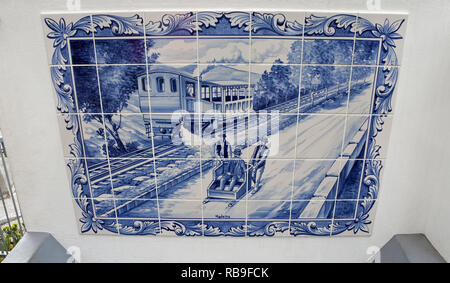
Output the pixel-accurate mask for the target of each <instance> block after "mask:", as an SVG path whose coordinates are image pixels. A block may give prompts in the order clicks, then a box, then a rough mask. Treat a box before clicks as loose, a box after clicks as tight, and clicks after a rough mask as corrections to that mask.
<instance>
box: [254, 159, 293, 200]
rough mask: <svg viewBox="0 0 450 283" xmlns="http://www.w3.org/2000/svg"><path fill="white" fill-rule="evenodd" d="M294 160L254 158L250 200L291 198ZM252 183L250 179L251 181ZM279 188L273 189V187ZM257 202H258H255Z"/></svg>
mask: <svg viewBox="0 0 450 283" xmlns="http://www.w3.org/2000/svg"><path fill="white" fill-rule="evenodd" d="M294 163H295V161H294V160H271V159H267V160H266V161H264V160H258V159H256V160H255V159H252V160H251V163H250V164H251V166H249V170H251V171H250V172H251V173H252V174H250V175H249V178H250V180H251V184H252V186H250V187H249V188H248V190H249V192H248V196H247V199H248V200H252V201H253V200H254V201H259V200H290V199H291V194H292V176H293V173H294V171H293V170H294ZM249 183H250V181H249ZM275 187H276V188H277V189H276V190H273V189H272V188H275ZM255 203H256V202H255Z"/></svg>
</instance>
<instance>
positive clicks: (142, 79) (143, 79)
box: [141, 77, 147, 91]
mask: <svg viewBox="0 0 450 283" xmlns="http://www.w3.org/2000/svg"><path fill="white" fill-rule="evenodd" d="M141 86H142V87H141V89H142V90H144V91H147V77H142V78H141Z"/></svg>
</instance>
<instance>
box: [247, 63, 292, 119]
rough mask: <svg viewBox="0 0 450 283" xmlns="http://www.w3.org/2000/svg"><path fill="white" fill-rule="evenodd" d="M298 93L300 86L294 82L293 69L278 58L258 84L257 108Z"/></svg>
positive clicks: (278, 101)
mask: <svg viewBox="0 0 450 283" xmlns="http://www.w3.org/2000/svg"><path fill="white" fill-rule="evenodd" d="M297 94H298V88H297V86H295V85H294V84H293V83H292V71H291V67H290V66H289V65H283V61H281V60H280V59H276V60H275V61H274V63H273V65H272V66H271V68H270V71H267V70H266V71H264V73H263V74H262V75H261V78H260V79H259V81H258V83H257V84H256V88H255V94H254V104H255V107H254V108H255V110H261V109H263V108H267V107H269V106H272V105H277V104H279V103H282V102H284V101H287V100H289V99H290V98H293V97H295V96H296V95H297Z"/></svg>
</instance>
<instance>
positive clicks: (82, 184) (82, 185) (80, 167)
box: [64, 158, 98, 198]
mask: <svg viewBox="0 0 450 283" xmlns="http://www.w3.org/2000/svg"><path fill="white" fill-rule="evenodd" d="M64 163H65V166H66V167H65V168H66V172H67V177H68V181H69V182H72V176H73V175H74V174H77V173H80V172H86V160H85V159H81V158H77V159H74V158H67V159H64ZM75 183H76V189H77V191H76V192H72V195H73V196H74V197H78V192H80V193H82V194H83V195H84V196H86V197H87V198H91V197H92V195H95V196H98V194H96V193H91V190H92V189H91V186H90V183H89V179H88V178H86V179H78V180H76V181H75Z"/></svg>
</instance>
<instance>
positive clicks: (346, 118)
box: [330, 14, 358, 236]
mask: <svg viewBox="0 0 450 283" xmlns="http://www.w3.org/2000/svg"><path fill="white" fill-rule="evenodd" d="M356 25H358V14H357V15H356ZM355 46H356V31H354V32H353V47H352V63H351V65H350V74H349V80H348V87H347V103H346V110H345V122H344V130H343V133H342V144H341V154H339V158H340V159H339V169H341V166H342V157H343V155H342V153H343V151H344V148H345V147H346V146H347V145H346V144H345V133H346V131H347V123H348V108H349V106H348V105H349V101H350V92H351V88H352V75H353V63H354V60H355ZM341 182H342V183H343V184H344V183H345V180H341V174H339V175H338V178H337V187H336V192H335V194H334V204H333V214H332V218H331V230H330V236H332V235H333V229H334V217H335V213H336V203H337V202H336V201H337V196H338V193H339V187H340V185H341Z"/></svg>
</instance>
